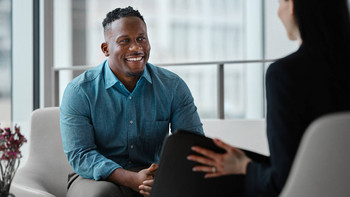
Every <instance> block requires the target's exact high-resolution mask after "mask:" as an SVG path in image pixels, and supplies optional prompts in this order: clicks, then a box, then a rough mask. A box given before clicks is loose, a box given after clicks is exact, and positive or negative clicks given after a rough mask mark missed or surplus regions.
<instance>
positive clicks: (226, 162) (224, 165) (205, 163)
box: [187, 139, 251, 178]
mask: <svg viewBox="0 0 350 197" xmlns="http://www.w3.org/2000/svg"><path fill="white" fill-rule="evenodd" d="M214 143H215V144H216V145H217V146H218V147H220V148H223V149H224V150H226V153H215V152H213V151H211V150H208V149H205V148H202V147H199V146H193V147H192V150H193V151H195V152H197V153H199V154H201V155H189V156H188V157H187V159H188V160H191V161H195V162H198V163H200V164H202V165H196V166H195V167H194V168H193V171H200V172H206V174H205V177H206V178H210V177H218V176H223V175H229V174H246V169H247V164H248V163H249V162H251V159H250V158H249V157H247V156H246V155H245V153H244V152H243V151H242V150H240V149H238V148H235V147H233V146H230V145H228V144H226V143H224V142H223V141H221V140H219V139H214Z"/></svg>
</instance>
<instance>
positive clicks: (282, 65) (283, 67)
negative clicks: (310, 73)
mask: <svg viewBox="0 0 350 197" xmlns="http://www.w3.org/2000/svg"><path fill="white" fill-rule="evenodd" d="M317 59H318V58H314V57H313V56H312V55H310V54H308V52H307V51H306V49H305V48H304V47H303V46H301V47H300V48H299V49H298V50H297V51H295V52H294V53H291V54H290V55H287V56H285V57H283V58H280V59H278V60H276V61H275V62H274V63H272V64H271V65H270V66H269V68H268V70H267V72H268V73H271V72H272V73H275V72H278V73H281V72H287V73H294V72H298V73H299V74H300V72H302V71H301V70H304V71H305V70H308V68H310V67H312V66H314V65H315V64H318V63H317V61H318V60H317Z"/></svg>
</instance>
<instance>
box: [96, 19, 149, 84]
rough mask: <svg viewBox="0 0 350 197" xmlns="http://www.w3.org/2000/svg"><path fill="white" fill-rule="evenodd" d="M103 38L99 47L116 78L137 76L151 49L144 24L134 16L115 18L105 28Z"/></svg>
mask: <svg viewBox="0 0 350 197" xmlns="http://www.w3.org/2000/svg"><path fill="white" fill-rule="evenodd" d="M105 39H106V43H103V44H102V46H101V48H102V51H103V52H104V54H105V56H108V57H109V59H108V62H109V66H110V68H111V70H112V71H113V73H114V74H115V75H116V76H117V77H118V78H119V77H121V78H125V77H139V76H140V75H141V74H142V73H143V70H144V68H145V65H146V63H147V61H148V58H149V55H150V50H151V46H150V44H149V42H148V36H147V28H146V24H145V23H144V22H143V21H142V20H141V19H140V18H138V17H135V16H129V17H124V18H120V19H117V20H115V21H113V22H112V23H111V24H110V27H109V29H107V30H106V32H105Z"/></svg>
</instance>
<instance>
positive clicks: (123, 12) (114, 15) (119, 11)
mask: <svg viewBox="0 0 350 197" xmlns="http://www.w3.org/2000/svg"><path fill="white" fill-rule="evenodd" d="M127 16H136V17H138V18H140V19H141V20H142V21H143V22H144V23H145V20H144V19H143V16H142V15H141V14H140V12H139V11H138V10H134V8H133V7H131V6H128V7H126V8H116V9H114V10H112V11H110V12H108V13H107V14H106V18H105V19H104V20H103V22H102V25H103V29H104V30H105V31H106V29H107V27H108V25H109V24H111V23H112V22H113V21H115V20H117V19H120V18H123V17H127Z"/></svg>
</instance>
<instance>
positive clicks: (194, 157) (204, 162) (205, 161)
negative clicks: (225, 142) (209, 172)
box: [187, 155, 215, 166]
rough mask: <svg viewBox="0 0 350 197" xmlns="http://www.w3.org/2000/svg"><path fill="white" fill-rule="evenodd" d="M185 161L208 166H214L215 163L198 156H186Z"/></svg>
mask: <svg viewBox="0 0 350 197" xmlns="http://www.w3.org/2000/svg"><path fill="white" fill-rule="evenodd" d="M187 159H188V160H191V161H195V162H198V163H201V164H204V165H208V166H214V165H215V161H214V160H212V159H209V158H207V157H202V156H199V155H189V156H187Z"/></svg>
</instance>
